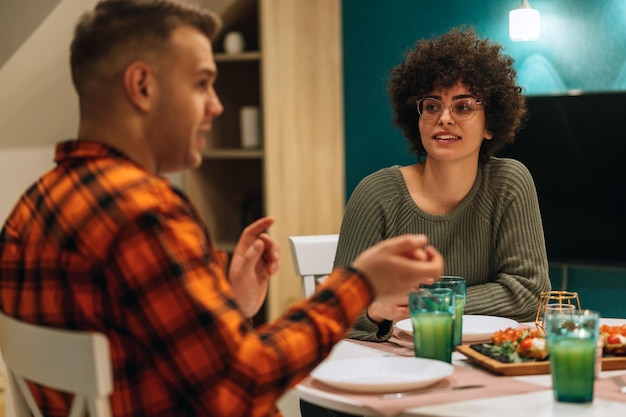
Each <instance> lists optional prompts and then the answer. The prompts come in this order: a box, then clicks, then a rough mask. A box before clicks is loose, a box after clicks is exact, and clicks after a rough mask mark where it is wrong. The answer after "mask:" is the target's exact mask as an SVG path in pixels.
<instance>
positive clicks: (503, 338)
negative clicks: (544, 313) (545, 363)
mask: <svg viewBox="0 0 626 417" xmlns="http://www.w3.org/2000/svg"><path fill="white" fill-rule="evenodd" d="M492 340H493V344H494V345H496V346H500V347H504V346H508V347H509V348H510V349H511V350H513V351H514V352H515V353H517V355H519V357H520V358H532V359H539V360H543V359H545V358H547V357H548V347H547V345H546V337H545V335H544V333H543V331H541V330H539V329H534V330H533V329H530V328H508V329H505V330H499V331H497V332H495V333H494V334H493V336H492Z"/></svg>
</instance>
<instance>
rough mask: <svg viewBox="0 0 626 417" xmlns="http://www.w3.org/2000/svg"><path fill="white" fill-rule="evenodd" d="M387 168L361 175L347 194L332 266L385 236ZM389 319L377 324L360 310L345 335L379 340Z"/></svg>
mask: <svg viewBox="0 0 626 417" xmlns="http://www.w3.org/2000/svg"><path fill="white" fill-rule="evenodd" d="M388 174H389V169H383V170H381V171H378V172H376V173H374V174H372V175H370V176H368V177H366V178H364V179H363V180H362V181H361V182H360V183H359V184H358V186H357V187H356V188H355V190H354V192H353V193H352V195H351V196H350V200H349V201H348V204H347V206H346V210H345V213H344V217H343V221H342V223H341V230H340V233H339V242H338V244H337V253H336V256H335V266H344V265H348V264H350V263H351V262H352V261H353V260H354V259H355V258H356V257H357V256H358V255H359V254H360V253H361V252H363V251H364V250H365V249H367V248H369V247H370V246H373V245H375V244H376V243H378V242H380V241H381V240H383V239H384V238H385V224H386V220H385V218H386V215H385V213H386V207H387V201H388V199H389V196H388V194H389V190H390V188H393V187H390V178H391V177H390V176H389V175H388ZM391 324H392V323H391V321H388V320H385V321H383V322H382V323H380V324H377V323H375V322H373V321H371V320H370V319H369V317H368V316H367V314H366V312H365V311H363V312H362V313H361V315H360V316H359V318H358V319H357V321H356V322H355V324H354V325H353V327H352V329H351V330H350V333H349V334H348V337H349V338H352V339H358V340H368V341H376V342H382V341H385V340H387V339H389V337H390V336H391V332H392V330H393V328H392V326H391Z"/></svg>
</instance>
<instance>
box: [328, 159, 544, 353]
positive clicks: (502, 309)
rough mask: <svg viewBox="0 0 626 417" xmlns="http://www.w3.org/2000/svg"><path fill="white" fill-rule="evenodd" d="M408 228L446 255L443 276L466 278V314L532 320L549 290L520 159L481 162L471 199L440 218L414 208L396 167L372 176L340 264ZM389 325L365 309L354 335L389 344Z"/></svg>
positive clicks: (359, 196) (346, 227)
mask: <svg viewBox="0 0 626 417" xmlns="http://www.w3.org/2000/svg"><path fill="white" fill-rule="evenodd" d="M406 233H423V234H426V235H427V236H428V238H429V241H430V243H431V244H432V245H433V246H434V247H436V248H437V249H438V250H439V251H440V252H441V253H442V254H443V256H444V259H445V270H444V274H445V275H459V276H463V277H465V278H466V279H467V285H468V288H467V300H466V304H465V314H485V315H492V316H501V317H509V318H512V319H515V320H518V321H532V320H534V319H535V313H536V311H537V304H538V301H539V294H540V293H541V292H542V291H549V290H550V288H551V285H550V279H549V276H548V259H547V255H546V246H545V241H544V236H543V227H542V224H541V215H540V212H539V204H538V201H537V192H536V190H535V185H534V182H533V180H532V177H531V175H530V173H529V172H528V169H526V167H525V166H524V165H523V164H522V163H520V162H519V161H516V160H513V159H506V158H491V159H490V160H489V161H488V162H487V163H486V164H483V165H480V166H479V168H478V175H477V177H476V181H475V182H474V185H473V186H472V188H471V190H470V191H469V193H468V194H467V196H465V198H464V199H463V200H462V201H461V203H460V204H459V205H458V206H457V207H456V208H454V209H453V210H452V211H450V212H449V213H446V214H444V215H440V216H435V215H431V214H428V213H426V212H424V211H422V210H421V209H420V208H419V207H418V206H417V205H415V203H414V201H413V199H412V198H411V196H410V194H409V191H408V189H407V186H406V183H405V182H404V178H403V176H402V173H401V172H400V168H399V167H398V166H393V167H389V168H384V169H381V170H380V171H378V172H375V173H373V174H371V175H369V176H368V177H366V178H364V179H363V180H362V181H361V182H360V183H359V185H358V186H357V188H356V189H355V190H354V192H353V193H352V195H351V197H350V200H349V201H348V204H347V206H346V211H345V214H344V218H343V222H342V225H341V231H340V235H339V244H338V247H337V254H336V257H335V265H348V264H350V262H352V261H353V260H354V258H355V257H356V256H357V255H358V254H359V253H360V252H362V251H363V250H364V249H366V248H368V247H370V246H372V245H374V244H375V243H376V242H378V241H380V240H383V239H385V238H389V237H393V236H398V235H402V234H406ZM391 324H392V323H391V322H384V323H382V324H381V325H380V326H378V325H377V324H375V323H373V322H372V321H370V320H369V319H368V317H367V315H366V314H365V312H363V314H362V315H361V316H360V317H359V319H358V321H357V322H356V323H355V325H354V327H353V329H352V331H351V333H350V335H349V337H352V338H355V339H361V340H375V341H383V340H386V339H388V338H389V336H390V335H391V331H392V326H391Z"/></svg>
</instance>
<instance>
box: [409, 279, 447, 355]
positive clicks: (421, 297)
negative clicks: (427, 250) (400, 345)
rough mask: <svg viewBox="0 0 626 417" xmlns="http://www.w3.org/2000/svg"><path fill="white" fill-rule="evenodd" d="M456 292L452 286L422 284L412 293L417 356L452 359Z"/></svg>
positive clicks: (411, 311) (412, 315) (411, 312)
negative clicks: (425, 285)
mask: <svg viewBox="0 0 626 417" xmlns="http://www.w3.org/2000/svg"><path fill="white" fill-rule="evenodd" d="M454 308H455V297H454V293H453V292H452V290H451V289H449V288H433V289H430V290H429V289H425V288H420V289H418V290H416V291H412V292H410V293H409V311H410V314H411V323H412V325H413V341H414V349H415V356H417V357H420V358H429V359H437V360H441V361H445V362H448V363H451V362H452V344H451V340H452V326H453V316H454Z"/></svg>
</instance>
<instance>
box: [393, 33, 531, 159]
mask: <svg viewBox="0 0 626 417" xmlns="http://www.w3.org/2000/svg"><path fill="white" fill-rule="evenodd" d="M513 62H514V61H513V58H511V57H510V56H508V55H504V54H502V46H501V45H499V44H497V43H494V42H491V41H490V40H489V39H484V40H481V39H479V38H478V37H477V35H476V33H475V32H474V30H473V29H472V28H468V27H459V28H454V29H452V30H450V31H449V32H447V33H445V34H444V35H442V36H441V37H440V38H438V39H430V40H426V39H421V40H419V41H418V42H417V44H416V46H415V49H412V50H408V51H407V52H406V53H405V59H404V62H402V63H401V64H400V65H398V66H396V67H394V68H392V70H391V76H390V80H389V85H388V92H389V96H390V101H391V105H392V108H393V111H394V113H395V117H394V123H395V124H396V125H397V126H398V127H399V128H400V129H401V130H402V132H403V134H404V136H405V137H406V138H407V139H408V141H409V144H410V145H409V150H410V151H411V152H413V153H415V154H416V155H417V156H418V159H420V158H422V157H424V156H426V149H424V146H423V145H422V139H421V137H420V133H419V127H418V123H419V115H418V113H417V109H416V104H415V103H416V102H417V100H419V99H421V98H423V97H424V96H425V95H427V94H428V93H430V92H431V91H433V90H436V89H440V88H444V89H445V88H450V87H452V86H454V85H455V84H456V83H457V82H459V81H461V82H462V83H463V84H464V85H465V86H467V88H468V89H469V90H470V92H471V93H472V95H474V96H475V97H476V98H477V99H478V100H480V101H482V102H483V103H484V109H485V122H486V126H487V129H488V130H489V131H490V132H491V133H492V134H493V138H492V139H491V140H484V141H483V143H482V145H481V148H480V157H479V159H480V162H486V161H487V160H488V159H489V158H490V157H491V156H493V155H495V154H496V153H497V152H498V151H499V150H500V149H502V148H503V147H504V146H505V145H506V144H508V143H511V142H513V141H514V139H515V133H516V132H517V129H518V128H519V127H520V125H521V123H522V121H523V120H524V118H525V116H526V101H525V99H524V96H523V95H522V90H521V88H520V87H519V86H518V85H517V84H516V83H515V76H516V74H517V72H516V71H515V69H514V68H513Z"/></svg>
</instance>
